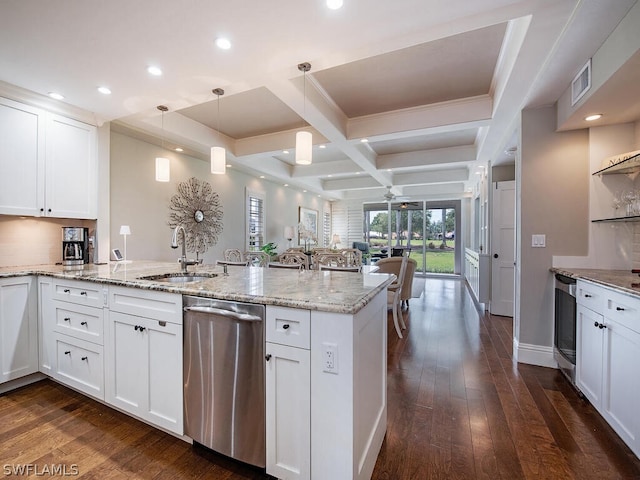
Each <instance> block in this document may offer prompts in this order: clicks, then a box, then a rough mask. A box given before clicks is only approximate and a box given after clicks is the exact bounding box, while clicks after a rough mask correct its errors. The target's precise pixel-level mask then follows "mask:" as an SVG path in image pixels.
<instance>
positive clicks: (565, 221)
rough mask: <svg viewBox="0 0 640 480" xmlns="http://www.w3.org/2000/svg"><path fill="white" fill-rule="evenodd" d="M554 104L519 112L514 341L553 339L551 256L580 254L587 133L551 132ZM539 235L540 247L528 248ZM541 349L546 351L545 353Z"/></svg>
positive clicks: (584, 245)
mask: <svg viewBox="0 0 640 480" xmlns="http://www.w3.org/2000/svg"><path fill="white" fill-rule="evenodd" d="M555 125H556V110H555V107H546V108H539V109H531V110H524V111H523V112H522V123H521V140H520V156H519V165H517V168H518V167H519V168H520V172H519V175H517V177H518V179H519V182H520V184H519V185H518V190H519V198H520V200H519V202H520V203H519V206H518V209H519V211H518V214H517V219H518V220H517V224H518V225H517V230H518V235H517V236H518V239H519V242H520V243H519V245H518V256H519V270H518V271H517V273H516V275H517V276H518V279H517V282H519V288H518V290H519V292H520V298H519V302H518V306H517V307H516V318H515V322H516V331H519V337H518V339H517V340H518V342H519V344H520V346H522V345H523V344H525V345H535V346H544V347H548V348H549V351H550V349H551V345H552V343H553V281H552V278H553V277H552V274H551V273H550V272H549V268H550V267H551V266H552V257H553V255H586V254H587V253H588V233H589V232H588V225H589V210H588V205H589V190H588V188H589V177H590V172H589V145H588V141H589V134H588V131H587V130H579V131H571V132H560V133H557V132H555ZM533 234H545V235H546V248H533V247H531V235H533ZM549 351H547V352H546V353H549Z"/></svg>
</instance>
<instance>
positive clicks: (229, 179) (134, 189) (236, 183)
mask: <svg viewBox="0 0 640 480" xmlns="http://www.w3.org/2000/svg"><path fill="white" fill-rule="evenodd" d="M160 155H162V156H165V157H169V158H170V159H171V181H170V182H168V183H160V182H156V181H155V179H154V171H155V170H154V169H155V157H156V156H160ZM191 177H197V178H198V179H200V180H203V181H207V182H209V183H210V184H211V186H212V187H213V190H214V191H215V192H217V193H218V195H219V196H220V201H221V203H222V207H223V211H224V216H223V232H222V235H221V236H220V238H219V242H218V244H217V245H215V246H214V247H212V248H210V249H209V250H208V251H207V252H206V253H205V254H204V256H203V258H204V262H205V263H215V261H216V260H217V259H220V258H222V253H223V251H224V249H226V248H240V249H242V250H244V249H245V242H246V240H245V221H246V220H245V189H246V188H250V189H251V190H254V191H261V192H264V193H265V196H266V198H265V211H266V236H265V239H264V240H265V242H275V243H277V244H278V250H279V251H283V250H284V249H285V248H286V247H287V242H286V240H285V239H284V237H283V234H284V227H285V226H286V225H291V226H294V227H295V226H297V224H298V208H299V207H300V206H303V207H306V208H311V209H314V210H318V223H319V225H318V228H319V229H321V225H322V212H323V210H326V211H329V208H330V205H329V203H328V202H327V201H326V200H324V199H321V198H318V197H317V196H315V195H312V194H308V193H303V192H301V191H299V190H295V189H293V188H289V187H284V186H282V185H279V184H276V183H273V182H270V181H267V180H263V179H259V178H255V177H252V176H250V175H247V174H245V173H242V172H239V171H237V170H234V169H233V168H227V173H226V175H212V174H211V173H210V172H209V164H208V163H206V162H203V161H202V160H199V159H196V158H193V157H189V156H186V155H181V154H179V153H177V152H173V151H167V150H163V149H161V148H160V147H158V146H156V145H151V144H149V143H146V142H143V141H141V140H137V139H134V138H131V137H128V136H126V135H123V134H121V133H116V132H111V175H110V180H111V195H110V197H111V214H110V239H111V248H121V249H122V247H123V240H122V236H121V235H119V230H120V225H129V226H130V227H131V232H132V234H131V235H130V236H129V237H128V238H127V257H128V259H130V260H157V261H175V260H176V259H177V258H178V256H179V252H178V251H176V250H173V249H171V248H170V241H171V229H170V227H169V226H168V220H169V213H170V211H169V204H170V200H171V197H172V196H173V195H174V194H175V193H176V192H177V190H176V187H177V184H178V183H179V182H183V181H186V180H188V179H189V178H191ZM295 242H296V240H295V239H294V244H295ZM190 257H195V254H194V255H190Z"/></svg>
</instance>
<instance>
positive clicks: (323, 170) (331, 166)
mask: <svg viewBox="0 0 640 480" xmlns="http://www.w3.org/2000/svg"><path fill="white" fill-rule="evenodd" d="M361 171H362V169H361V168H360V167H358V166H357V165H356V164H355V163H353V162H352V161H351V160H348V159H347V160H336V161H332V162H322V163H312V164H311V165H303V166H299V165H296V166H294V167H293V173H292V175H291V176H292V177H293V178H303V177H321V176H326V175H327V174H329V173H331V174H333V175H338V174H345V173H352V174H356V172H361Z"/></svg>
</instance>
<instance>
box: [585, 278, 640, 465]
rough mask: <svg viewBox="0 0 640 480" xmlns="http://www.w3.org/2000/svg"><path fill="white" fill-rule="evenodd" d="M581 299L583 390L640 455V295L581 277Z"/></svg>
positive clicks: (630, 446)
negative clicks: (623, 292)
mask: <svg viewBox="0 0 640 480" xmlns="http://www.w3.org/2000/svg"><path fill="white" fill-rule="evenodd" d="M594 299H595V300H597V301H594ZM577 302H578V306H577V321H578V322H577V328H576V334H577V341H576V350H577V359H576V381H577V384H578V388H580V390H581V391H582V392H583V393H584V395H585V396H586V397H587V399H589V401H590V402H591V403H592V404H593V406H594V407H595V408H596V409H597V410H598V411H599V412H600V414H601V415H602V416H603V417H604V418H605V420H607V422H608V423H609V425H611V427H612V428H613V429H614V430H615V431H616V432H617V433H618V435H620V437H621V438H622V439H623V440H624V441H625V443H626V444H627V445H628V446H629V448H631V450H633V452H634V453H635V454H636V455H638V456H640V438H639V437H640V417H639V416H638V414H637V399H638V398H640V375H638V365H640V299H638V298H635V297H632V296H630V295H625V294H622V293H620V292H616V291H613V290H610V289H608V288H605V287H602V286H599V285H595V284H591V283H589V282H584V281H578V295H577Z"/></svg>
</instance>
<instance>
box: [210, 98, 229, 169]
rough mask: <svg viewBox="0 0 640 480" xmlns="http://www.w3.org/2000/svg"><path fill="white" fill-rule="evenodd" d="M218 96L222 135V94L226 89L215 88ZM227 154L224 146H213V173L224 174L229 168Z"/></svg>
mask: <svg viewBox="0 0 640 480" xmlns="http://www.w3.org/2000/svg"><path fill="white" fill-rule="evenodd" d="M212 92H213V93H214V94H216V95H217V96H218V135H220V96H221V95H224V90H223V89H221V88H214V89H213V90H212ZM226 157H227V155H226V152H225V150H224V148H222V147H211V173H213V174H215V175H224V174H225V172H226V168H227V158H226Z"/></svg>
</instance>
